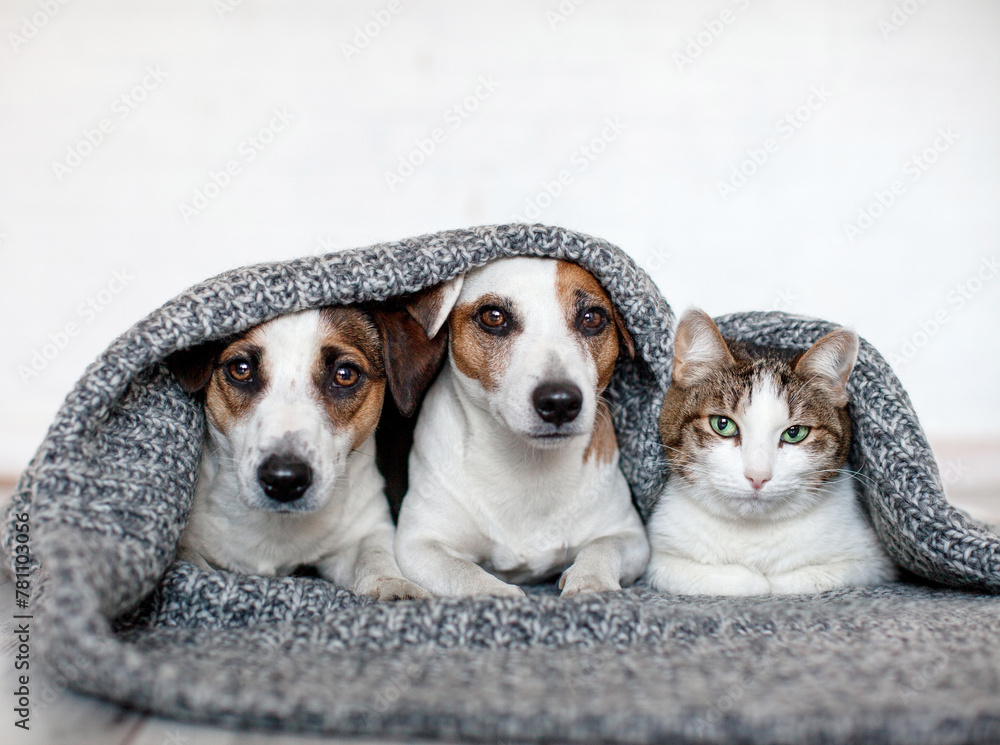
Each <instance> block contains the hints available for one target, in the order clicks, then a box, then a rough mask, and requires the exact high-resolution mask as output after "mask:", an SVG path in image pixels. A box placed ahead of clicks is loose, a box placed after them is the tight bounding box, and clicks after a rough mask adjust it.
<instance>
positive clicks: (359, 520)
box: [167, 307, 444, 600]
mask: <svg viewBox="0 0 1000 745" xmlns="http://www.w3.org/2000/svg"><path fill="white" fill-rule="evenodd" d="M400 316H402V317H403V319H402V320H401V318H400ZM407 321H408V323H409V326H408V325H407ZM435 347H437V348H436V349H435ZM443 353H444V348H443V344H441V343H437V344H434V343H432V342H430V341H429V340H428V339H427V338H426V337H425V336H424V334H423V331H422V330H420V329H419V328H417V327H416V324H414V323H413V322H412V319H409V318H408V317H407V316H406V314H405V311H400V312H398V313H395V314H394V313H389V312H387V313H381V312H377V313H369V312H367V311H363V310H360V309H357V308H346V307H336V308H325V309H323V310H311V311H303V312H300V313H292V314H289V315H285V316H281V317H279V318H276V319H274V320H272V321H269V322H267V323H264V324H262V325H260V326H257V327H256V328H253V329H251V330H250V331H249V332H247V333H246V334H244V335H242V336H240V337H238V338H234V339H228V340H225V341H219V342H211V343H208V344H204V345H201V346H199V347H195V348H193V349H189V350H184V351H182V352H179V353H177V354H175V355H173V356H172V357H171V358H169V359H168V361H167V364H168V367H169V368H170V369H171V371H172V372H173V373H174V375H175V377H177V379H178V381H179V382H180V383H181V385H182V387H183V388H184V389H185V390H187V391H188V392H198V393H199V395H203V396H204V402H205V413H206V419H207V435H206V443H205V453H204V456H203V458H202V464H201V471H200V474H199V478H198V484H197V487H196V490H195V495H194V501H193V504H192V510H191V516H190V519H189V522H188V525H187V527H186V530H185V532H184V534H183V537H182V538H181V556H182V557H184V558H188V559H190V560H192V561H195V562H196V563H198V564H199V565H201V566H202V567H206V568H213V567H214V568H222V569H229V570H233V571H238V572H245V573H250V574H260V575H284V574H288V573H290V572H292V571H293V570H295V569H296V568H297V567H299V566H302V565H312V566H315V567H316V569H317V570H318V571H319V573H320V574H321V575H322V576H324V577H326V578H327V579H330V580H331V581H333V582H335V583H337V584H339V585H342V586H345V587H349V588H351V589H353V591H354V592H356V593H358V594H360V595H368V596H371V597H375V598H378V599H382V600H387V599H396V598H421V597H428V594H427V592H425V591H424V590H423V589H421V588H420V587H418V586H417V585H416V584H414V583H413V582H411V581H409V580H407V579H405V578H404V577H403V575H402V574H401V572H400V571H399V568H398V566H397V564H396V561H395V558H394V555H393V538H394V528H393V524H392V520H391V519H390V516H389V507H388V503H387V501H386V498H385V495H384V494H383V483H384V482H383V479H382V476H381V475H380V474H379V472H378V470H377V469H376V467H375V447H374V437H373V434H374V431H375V428H376V425H377V424H378V421H379V414H380V412H381V409H382V403H383V396H384V392H385V388H386V384H387V381H388V385H389V388H390V390H391V391H392V393H393V396H394V398H395V399H396V401H397V404H398V405H399V408H400V409H401V410H402V411H403V412H404V413H407V412H412V410H413V409H414V408H415V407H416V401H417V398H418V397H419V393H420V389H421V388H422V387H424V386H426V385H427V384H428V383H429V381H430V378H431V376H432V375H433V374H434V372H435V371H436V369H437V367H438V364H439V362H440V359H441V356H442V355H443Z"/></svg>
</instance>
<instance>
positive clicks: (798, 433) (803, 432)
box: [781, 424, 809, 445]
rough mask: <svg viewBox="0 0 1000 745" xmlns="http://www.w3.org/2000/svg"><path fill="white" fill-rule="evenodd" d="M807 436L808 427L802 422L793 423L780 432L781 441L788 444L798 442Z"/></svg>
mask: <svg viewBox="0 0 1000 745" xmlns="http://www.w3.org/2000/svg"><path fill="white" fill-rule="evenodd" d="M808 436H809V427H807V426H805V425H804V424H793V425H792V426H791V427H789V428H788V429H786V430H785V431H784V432H782V433H781V441H782V442H787V443H788V444H789V445H794V444H796V443H798V442H802V441H803V440H804V439H806V437H808Z"/></svg>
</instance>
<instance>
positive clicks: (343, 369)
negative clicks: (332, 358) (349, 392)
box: [333, 365, 361, 388]
mask: <svg viewBox="0 0 1000 745" xmlns="http://www.w3.org/2000/svg"><path fill="white" fill-rule="evenodd" d="M360 378H361V372H360V371H359V370H358V368H356V367H354V366H353V365H340V366H339V367H338V368H337V369H336V370H334V371H333V383H334V385H336V386H339V387H340V388H350V387H351V386H352V385H354V384H355V383H357V382H358V380H359V379H360Z"/></svg>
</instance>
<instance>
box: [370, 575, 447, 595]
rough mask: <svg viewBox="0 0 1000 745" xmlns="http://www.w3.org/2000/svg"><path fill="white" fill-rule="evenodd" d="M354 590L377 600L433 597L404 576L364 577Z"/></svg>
mask: <svg viewBox="0 0 1000 745" xmlns="http://www.w3.org/2000/svg"><path fill="white" fill-rule="evenodd" d="M354 592H355V594H357V595H364V596H366V597H369V598H374V599H375V600H426V599H428V598H430V597H432V596H431V594H430V593H429V592H427V590H425V589H424V588H423V587H421V586H420V585H418V584H416V583H415V582H410V580H408V579H403V578H402V577H371V578H367V579H363V580H360V581H358V583H357V584H356V585H355V586H354Z"/></svg>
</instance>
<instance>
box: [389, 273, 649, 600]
mask: <svg viewBox="0 0 1000 745" xmlns="http://www.w3.org/2000/svg"><path fill="white" fill-rule="evenodd" d="M410 310H411V313H413V315H414V316H415V317H416V318H417V320H418V321H420V322H421V325H423V327H424V329H425V330H426V331H427V333H428V335H429V336H431V337H434V336H435V335H436V334H437V332H438V330H439V329H441V327H442V326H443V325H444V324H445V322H446V321H447V324H448V330H449V334H448V336H449V362H448V364H447V365H446V366H445V368H444V369H443V370H442V372H441V374H440V376H439V377H438V379H437V380H436V381H435V382H434V384H433V385H432V386H431V388H430V390H429V391H428V394H427V399H426V400H425V402H424V405H423V410H422V412H421V414H420V417H419V419H418V420H417V426H416V431H415V432H414V444H413V450H412V452H411V455H410V473H409V479H410V487H409V491H407V493H406V497H405V498H404V500H403V504H402V508H401V511H400V515H399V526H398V530H397V535H396V555H397V558H398V560H399V564H400V567H401V569H402V570H403V574H404V575H406V576H407V577H409V578H410V579H412V580H413V581H414V582H417V583H418V584H420V585H421V586H423V587H425V588H427V589H428V590H430V591H431V592H433V593H435V594H437V595H443V596H464V595H514V596H517V595H523V594H524V593H523V591H522V590H521V589H520V588H519V587H517V585H516V584H510V583H528V582H536V581H540V580H544V579H547V578H554V577H556V576H559V574H560V573H561V577H560V579H559V586H560V588H561V589H562V594H563V595H564V596H568V595H574V594H576V593H581V592H600V591H605V590H617V589H620V588H621V586H622V585H623V584H629V583H631V582H633V581H634V580H635V579H636V578H638V577H639V575H640V574H641V573H642V571H643V569H644V568H645V566H646V561H647V559H648V557H649V546H648V543H647V541H646V535H645V531H644V529H643V525H642V522H641V521H640V519H639V515H638V513H637V512H636V510H635V508H634V507H633V505H632V499H631V494H630V491H629V486H628V483H627V482H626V481H625V477H624V475H623V474H622V472H621V470H620V469H619V467H618V444H617V441H616V439H615V432H614V429H613V427H612V424H611V419H610V415H609V412H608V410H607V407H606V405H605V404H604V403H603V401H602V400H601V398H600V396H601V393H602V392H603V391H604V388H605V387H606V386H607V384H608V381H609V380H610V378H611V373H612V371H613V370H614V366H615V361H616V360H617V359H618V356H619V340H621V343H622V344H624V346H625V348H626V350H627V352H628V354H629V355H632V354H633V347H632V339H631V337H630V336H629V333H628V331H627V330H626V329H625V326H624V324H623V322H622V321H621V318H620V317H619V315H618V312H617V311H616V310H615V307H614V305H613V304H612V303H611V301H610V299H609V298H608V295H607V293H606V292H605V291H604V289H603V288H602V287H601V286H600V284H599V283H598V282H597V280H596V279H594V277H593V276H592V275H591V274H589V273H588V272H586V271H585V270H583V269H581V268H580V267H579V266H577V265H576V264H572V263H569V262H565V261H556V260H553V259H538V258H512V259H502V260H498V261H495V262H493V263H490V264H488V265H486V266H484V267H480V268H478V269H475V270H473V271H471V272H469V273H468V274H467V275H465V276H464V277H459V278H457V279H454V280H452V281H450V282H448V283H446V284H444V285H440V286H438V287H437V288H436V289H435V290H434V291H432V292H429V293H426V294H424V295H423V296H421V297H419V298H418V299H417V301H415V303H413V304H412V305H411V306H410Z"/></svg>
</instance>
